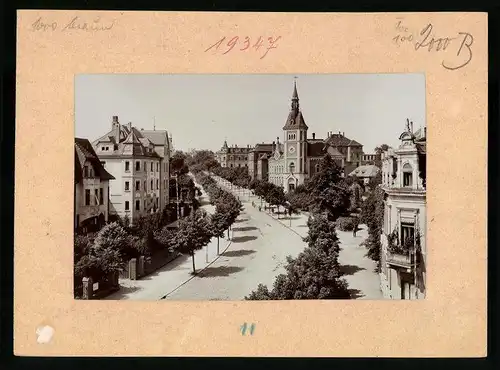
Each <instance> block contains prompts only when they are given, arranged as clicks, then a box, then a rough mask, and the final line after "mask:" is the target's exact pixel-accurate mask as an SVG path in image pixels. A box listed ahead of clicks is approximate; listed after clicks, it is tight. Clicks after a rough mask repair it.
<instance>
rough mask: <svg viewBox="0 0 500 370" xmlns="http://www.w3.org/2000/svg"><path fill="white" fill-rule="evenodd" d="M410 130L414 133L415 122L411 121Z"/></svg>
mask: <svg viewBox="0 0 500 370" xmlns="http://www.w3.org/2000/svg"><path fill="white" fill-rule="evenodd" d="M410 129H411V132H412V133H413V121H410Z"/></svg>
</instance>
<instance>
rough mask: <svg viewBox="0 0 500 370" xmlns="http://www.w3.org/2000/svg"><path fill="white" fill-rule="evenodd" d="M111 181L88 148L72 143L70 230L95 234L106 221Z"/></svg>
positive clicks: (85, 144)
mask: <svg viewBox="0 0 500 370" xmlns="http://www.w3.org/2000/svg"><path fill="white" fill-rule="evenodd" d="M110 180H114V177H113V176H112V175H111V174H110V173H109V172H108V171H106V170H105V169H104V167H103V166H102V164H101V162H100V161H99V158H98V157H97V154H96V153H95V151H94V149H93V148H92V144H90V142H89V141H88V140H87V139H79V138H76V139H75V199H74V202H75V203H74V229H75V231H77V232H82V233H86V232H91V231H97V230H99V229H100V228H101V227H102V226H103V225H104V224H106V223H107V222H108V220H109V181H110Z"/></svg>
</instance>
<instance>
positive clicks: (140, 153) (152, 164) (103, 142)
mask: <svg viewBox="0 0 500 370" xmlns="http://www.w3.org/2000/svg"><path fill="white" fill-rule="evenodd" d="M170 143H171V138H169V136H168V133H167V131H165V130H152V131H145V130H138V129H137V128H135V127H133V126H132V123H130V122H129V123H128V124H127V125H122V124H120V122H119V121H118V116H113V121H112V124H111V131H109V132H108V133H106V134H105V135H103V136H102V137H100V138H99V139H97V140H95V141H94V142H93V143H92V145H93V147H94V149H95V152H96V153H97V155H98V157H99V159H100V161H101V164H102V165H103V166H104V168H106V170H107V171H108V172H110V173H111V174H112V175H113V176H114V177H115V180H112V181H111V182H110V214H111V215H116V216H120V217H125V216H127V217H128V218H129V219H130V220H131V221H132V222H133V220H134V219H136V218H138V217H141V216H144V215H146V214H151V213H155V212H159V211H162V210H163V209H164V208H165V206H167V205H168V204H169V180H170V168H169V167H170V166H169V162H170V155H171V148H170Z"/></svg>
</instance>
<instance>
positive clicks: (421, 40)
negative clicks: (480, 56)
mask: <svg viewBox="0 0 500 370" xmlns="http://www.w3.org/2000/svg"><path fill="white" fill-rule="evenodd" d="M395 28H396V35H395V36H394V37H393V38H392V41H393V42H394V43H395V44H396V45H397V46H404V45H407V44H410V45H411V46H412V47H413V48H414V49H415V51H417V52H429V53H431V52H433V53H444V52H445V51H446V50H451V49H453V51H454V54H455V55H454V56H453V57H451V58H449V59H446V60H444V59H443V61H442V62H441V65H442V66H443V67H444V68H446V69H448V70H452V71H453V70H456V69H460V68H463V67H465V66H466V65H467V64H469V63H470V61H471V60H472V44H473V43H474V37H473V36H472V35H471V34H470V33H468V32H462V31H460V32H457V33H456V34H454V35H451V36H450V35H449V36H443V35H438V33H437V32H438V31H436V30H435V28H434V25H433V24H432V23H428V24H426V25H425V26H424V27H422V28H421V29H420V30H418V31H415V30H411V29H410V28H409V27H408V26H406V24H405V23H404V20H398V21H397V22H396V26H395Z"/></svg>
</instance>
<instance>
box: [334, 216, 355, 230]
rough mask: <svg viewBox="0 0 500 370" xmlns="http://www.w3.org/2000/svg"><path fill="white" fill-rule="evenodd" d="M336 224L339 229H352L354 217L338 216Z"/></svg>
mask: <svg viewBox="0 0 500 370" xmlns="http://www.w3.org/2000/svg"><path fill="white" fill-rule="evenodd" d="M336 224H337V228H338V229H339V230H340V231H352V230H354V225H356V220H355V219H354V217H339V218H338V219H337V221H336Z"/></svg>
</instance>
